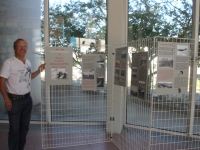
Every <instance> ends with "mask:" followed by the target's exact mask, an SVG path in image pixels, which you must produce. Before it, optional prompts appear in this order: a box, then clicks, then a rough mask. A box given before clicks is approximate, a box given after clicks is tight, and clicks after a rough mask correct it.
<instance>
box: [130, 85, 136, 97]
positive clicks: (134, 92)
mask: <svg viewBox="0 0 200 150" xmlns="http://www.w3.org/2000/svg"><path fill="white" fill-rule="evenodd" d="M131 95H133V96H136V97H137V95H138V88H137V87H136V86H131Z"/></svg>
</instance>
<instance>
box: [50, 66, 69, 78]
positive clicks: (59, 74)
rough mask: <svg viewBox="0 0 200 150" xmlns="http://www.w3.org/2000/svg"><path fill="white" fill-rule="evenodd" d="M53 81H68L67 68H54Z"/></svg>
mask: <svg viewBox="0 0 200 150" xmlns="http://www.w3.org/2000/svg"><path fill="white" fill-rule="evenodd" d="M51 79H52V80H57V79H68V72H67V71H66V68H52V69H51Z"/></svg>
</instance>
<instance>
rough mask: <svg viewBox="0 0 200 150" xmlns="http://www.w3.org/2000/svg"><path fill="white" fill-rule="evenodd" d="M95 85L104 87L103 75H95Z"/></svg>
mask: <svg viewBox="0 0 200 150" xmlns="http://www.w3.org/2000/svg"><path fill="white" fill-rule="evenodd" d="M96 81H97V87H104V77H97V80H96Z"/></svg>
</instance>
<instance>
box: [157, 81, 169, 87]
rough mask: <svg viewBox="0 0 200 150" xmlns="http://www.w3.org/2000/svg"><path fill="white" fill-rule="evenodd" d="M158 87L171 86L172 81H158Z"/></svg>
mask: <svg viewBox="0 0 200 150" xmlns="http://www.w3.org/2000/svg"><path fill="white" fill-rule="evenodd" d="M158 88H172V82H158Z"/></svg>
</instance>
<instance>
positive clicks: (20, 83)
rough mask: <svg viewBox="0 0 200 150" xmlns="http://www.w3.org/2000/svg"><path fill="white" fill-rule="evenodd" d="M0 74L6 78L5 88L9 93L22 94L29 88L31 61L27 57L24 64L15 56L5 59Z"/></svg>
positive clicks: (28, 90)
mask: <svg viewBox="0 0 200 150" xmlns="http://www.w3.org/2000/svg"><path fill="white" fill-rule="evenodd" d="M0 76H1V77H3V78H6V79H7V80H6V88H7V92H9V93H12V94H17V95H24V94H26V93H28V92H30V90H31V88H30V84H31V63H30V61H29V60H28V59H26V63H25V64H24V63H23V62H22V61H20V60H19V59H17V58H16V57H15V56H13V57H11V58H9V59H6V60H5V61H4V63H3V66H2V68H1V72H0Z"/></svg>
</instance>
